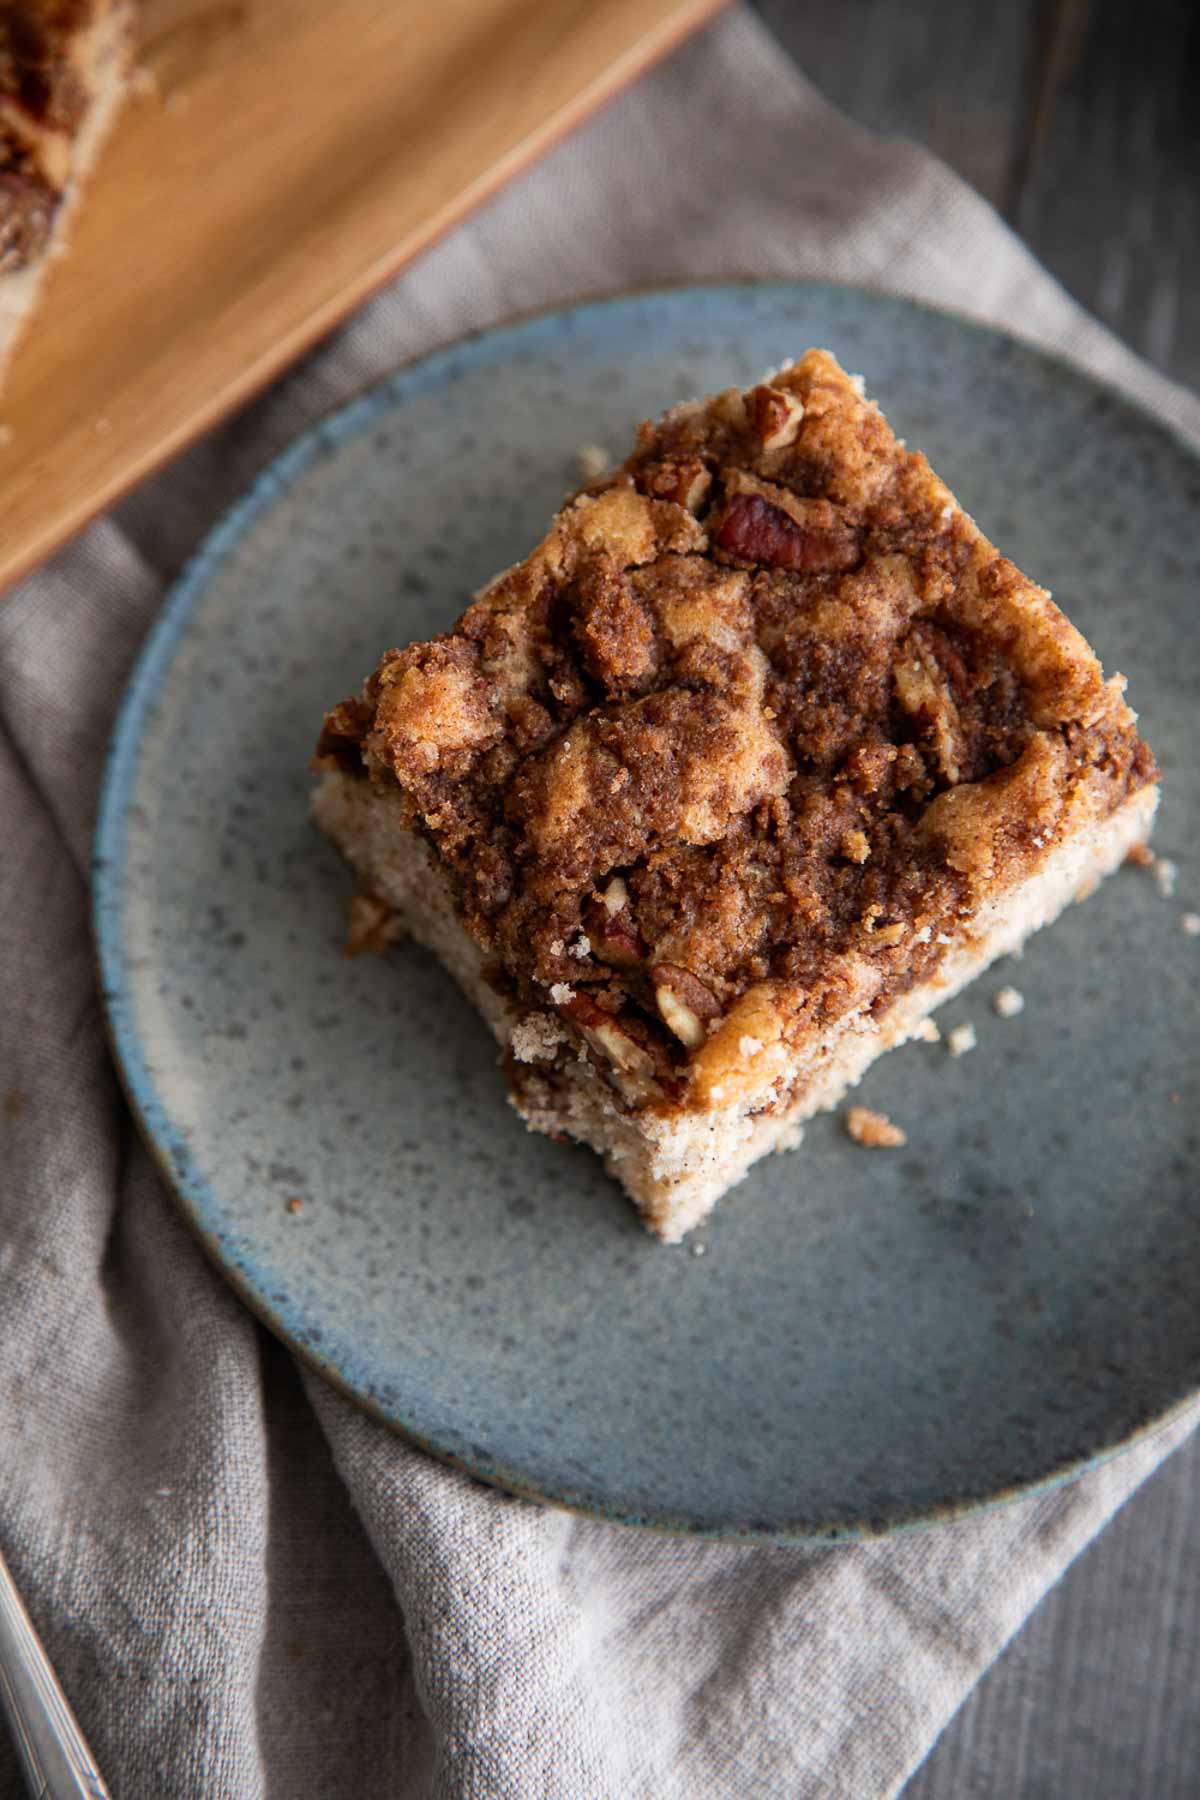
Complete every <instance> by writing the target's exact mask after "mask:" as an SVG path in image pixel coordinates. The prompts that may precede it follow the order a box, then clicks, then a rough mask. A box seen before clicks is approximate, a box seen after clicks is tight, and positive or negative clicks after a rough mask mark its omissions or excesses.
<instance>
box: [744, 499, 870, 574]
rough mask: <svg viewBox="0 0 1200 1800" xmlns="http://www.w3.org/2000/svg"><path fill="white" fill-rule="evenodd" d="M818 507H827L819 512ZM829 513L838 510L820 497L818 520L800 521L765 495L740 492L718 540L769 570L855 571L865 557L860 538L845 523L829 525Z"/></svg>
mask: <svg viewBox="0 0 1200 1800" xmlns="http://www.w3.org/2000/svg"><path fill="white" fill-rule="evenodd" d="M817 507H820V508H822V512H821V513H820V514H818V513H817V511H816V509H817ZM826 512H827V513H830V514H831V513H832V512H833V508H832V507H829V506H827V505H826V503H825V502H822V501H817V502H816V503H815V505H814V507H813V514H814V517H813V522H812V523H811V524H801V523H800V522H799V521H798V520H797V519H794V518H793V517H792V515H791V514H790V513H788V512H785V511H784V510H783V508H782V507H781V506H772V505H771V503H770V501H769V500H765V499H764V498H763V497H762V495H761V494H752V493H737V494H734V495H733V496H732V498H731V499H730V500H729V502H728V504H727V505H726V507H725V513H724V517H723V518H722V520H721V523H720V525H719V526H718V528H717V532H716V535H715V537H714V539H713V542H714V543H715V544H716V545H717V546H718V548H719V549H721V550H727V551H728V552H729V554H730V555H731V556H736V557H737V558H738V559H739V561H741V562H748V563H758V564H759V565H760V566H761V567H763V568H767V569H792V570H794V571H796V572H797V573H799V574H805V575H817V574H827V573H832V572H834V571H836V570H839V569H852V568H854V566H855V564H856V563H857V562H858V561H859V556H860V550H859V542H858V536H857V534H856V533H855V532H853V531H851V530H850V529H849V527H848V526H846V525H843V524H841V523H834V522H830V523H824V522H823V521H824V514H825V513H826ZM818 521H821V522H818Z"/></svg>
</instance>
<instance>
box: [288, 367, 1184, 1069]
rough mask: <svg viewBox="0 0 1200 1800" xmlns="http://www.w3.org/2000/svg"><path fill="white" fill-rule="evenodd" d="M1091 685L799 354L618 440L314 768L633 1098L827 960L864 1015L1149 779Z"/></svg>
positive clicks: (1123, 723) (1080, 646)
mask: <svg viewBox="0 0 1200 1800" xmlns="http://www.w3.org/2000/svg"><path fill="white" fill-rule="evenodd" d="M1121 685H1122V684H1121V682H1120V679H1119V678H1117V679H1116V681H1114V682H1111V683H1108V684H1106V683H1105V682H1104V680H1103V678H1102V675H1101V671H1100V667H1099V664H1098V663H1097V661H1096V659H1095V657H1094V656H1093V655H1092V653H1091V651H1090V650H1089V648H1088V646H1087V645H1086V643H1085V642H1084V640H1083V639H1082V637H1080V635H1079V634H1078V632H1076V631H1075V630H1074V628H1073V627H1072V626H1071V625H1070V624H1069V623H1068V621H1067V620H1066V619H1065V618H1064V617H1063V615H1062V614H1061V613H1060V612H1059V611H1058V609H1057V608H1056V607H1055V606H1054V605H1053V604H1052V602H1051V600H1050V598H1049V596H1048V595H1046V594H1045V593H1043V592H1042V590H1040V589H1039V588H1036V587H1035V586H1034V585H1033V584H1032V583H1030V582H1029V581H1027V580H1026V579H1025V577H1024V576H1022V575H1021V574H1020V573H1019V571H1018V570H1017V569H1016V568H1015V567H1014V566H1013V565H1012V564H1011V563H1010V562H1008V561H1007V560H1006V559H1005V558H1004V557H1002V556H1000V555H999V554H998V553H997V552H996V550H995V549H994V548H993V547H992V545H990V544H989V543H988V542H987V540H986V539H985V538H984V537H983V536H982V534H981V533H980V532H979V531H978V529H977V528H976V526H975V525H974V523H973V522H972V521H971V520H970V519H969V518H968V517H967V516H966V515H965V514H964V513H963V512H962V511H961V509H960V508H959V507H958V506H957V505H956V503H955V502H954V500H953V497H952V496H951V494H950V493H949V492H948V490H947V489H946V488H945V487H944V486H943V485H942V483H941V482H940V481H939V480H938V479H937V477H936V476H935V475H934V474H933V472H932V471H931V469H930V468H929V465H928V463H927V462H926V461H925V459H924V457H923V456H921V455H919V454H918V453H915V452H912V451H909V450H906V449H904V448H902V447H901V445H900V444H898V443H897V441H896V439H895V438H894V436H893V435H892V432H891V431H890V429H889V427H888V426H887V424H886V422H885V420H884V419H883V417H882V415H881V413H880V412H879V411H878V409H877V408H876V407H875V406H873V405H872V404H870V403H869V402H867V401H866V400H864V399H863V398H862V397H861V396H860V394H859V392H858V390H857V388H856V386H855V384H854V383H853V382H852V381H851V380H850V379H849V378H848V377H847V376H846V375H845V374H844V372H843V371H842V370H841V369H840V368H839V366H838V365H837V363H836V362H835V361H834V359H833V358H832V357H831V356H829V355H827V354H826V353H825V352H822V351H810V352H809V353H808V355H806V356H805V357H804V358H803V359H802V360H801V361H800V362H799V363H797V364H795V365H793V366H792V367H790V368H788V369H786V370H785V371H783V372H782V373H781V374H779V375H777V376H774V377H772V378H771V380H770V381H769V382H765V383H762V384H760V385H759V386H757V387H755V388H753V389H751V390H750V391H749V392H748V393H746V394H742V393H739V392H736V391H731V392H728V393H725V394H721V395H718V396H717V397H716V398H715V399H713V400H710V401H708V402H705V403H696V404H692V405H688V406H683V407H678V408H676V409H675V410H674V411H673V412H670V413H668V414H667V415H666V417H665V418H664V419H663V420H662V421H661V422H660V423H659V424H658V425H650V424H646V425H644V426H643V427H642V428H641V431H640V433H639V437H638V443H637V447H636V449H635V451H634V453H633V455H632V456H631V457H630V458H629V459H628V461H627V462H626V463H625V464H624V466H623V467H622V468H621V469H620V470H618V471H616V472H615V473H614V474H613V475H612V476H610V477H608V478H606V479H605V480H603V481H600V482H597V483H595V484H593V486H592V487H590V488H589V489H587V490H585V491H584V493H583V494H582V495H580V496H578V497H577V498H576V499H575V500H573V501H572V502H569V503H568V505H567V506H566V507H565V508H564V509H563V511H562V512H561V513H560V514H559V516H558V518H557V520H556V521H555V524H554V526H553V527H552V529H551V531H550V533H549V535H548V536H547V537H546V539H545V540H544V541H543V543H542V544H541V545H540V546H539V547H538V549H537V550H536V551H535V552H534V553H533V554H532V555H531V556H530V557H529V558H528V559H527V560H526V561H525V562H524V563H522V564H520V565H518V566H517V567H516V568H514V569H512V570H510V571H509V572H508V573H506V574H505V575H503V576H501V577H499V578H498V579H497V580H496V581H495V582H493V583H492V584H491V585H490V586H489V587H488V588H487V589H486V590H485V591H484V592H483V593H482V594H481V595H480V596H479V598H478V599H477V600H476V601H475V603H474V604H473V605H472V606H471V607H470V608H469V609H468V610H467V612H466V613H465V614H464V615H463V617H462V618H461V619H460V621H459V623H458V624H457V626H456V627H455V629H454V630H453V632H451V633H449V634H447V635H444V636H442V637H439V638H436V639H434V640H433V641H432V642H429V643H424V644H415V645H412V646H411V647H410V648H408V649H406V650H401V651H398V650H392V651H388V652H387V654H386V655H385V656H384V657H383V660H382V662H381V663H380V665H379V668H378V669H377V670H376V672H375V673H374V674H373V675H372V676H371V678H370V679H369V681H368V682H367V684H366V688H365V690H364V693H363V695H362V697H361V698H360V699H353V700H349V701H346V702H344V703H343V704H342V705H341V706H340V707H337V708H335V709H334V711H333V712H332V713H331V714H330V715H329V718H328V720H327V722H326V727H325V731H324V733H323V734H322V738H321V742H320V745H319V747H318V754H319V757H320V759H322V760H323V761H324V762H325V763H326V764H329V765H336V766H339V767H342V768H344V769H348V768H353V769H356V770H360V771H361V772H362V773H363V774H365V775H367V776H369V777H370V778H371V779H373V780H375V781H379V782H384V783H387V784H397V783H398V784H399V787H400V790H401V792H402V793H403V795H404V798H405V804H406V807H407V811H408V816H409V819H410V822H411V823H412V824H413V825H414V826H415V827H416V828H418V829H420V830H421V831H423V832H424V833H425V834H426V835H427V837H428V838H429V839H430V840H431V841H432V843H433V844H434V846H435V847H436V850H437V852H438V854H439V856H440V858H441V860H442V862H443V863H444V865H445V866H446V868H447V869H448V870H449V871H450V873H451V875H452V878H453V880H454V883H455V888H456V892H457V897H458V902H459V905H460V908H461V911H462V914H463V917H464V920H465V922H466V924H467V926H468V927H469V929H470V930H471V931H472V932H473V934H474V935H475V936H476V938H477V939H478V940H479V941H480V942H481V943H482V944H483V945H484V946H485V948H486V949H487V951H488V952H489V953H490V954H491V955H492V957H493V958H494V959H495V963H496V966H497V968H498V970H499V979H500V980H501V982H502V983H506V984H507V986H508V987H509V989H510V990H511V991H513V992H514V993H515V994H516V995H517V997H518V998H520V999H521V1000H523V1001H526V1002H537V1003H539V1004H543V1005H544V1004H545V1003H546V996H547V994H548V993H549V992H550V990H551V989H554V988H558V989H560V990H565V989H568V988H569V990H570V993H571V998H570V999H569V1000H566V1001H563V1002H562V1003H561V1004H560V1005H559V1008H558V1010H559V1012H560V1014H561V1015H562V1016H564V1017H565V1018H567V1019H568V1020H569V1021H570V1023H571V1025H572V1026H573V1028H574V1029H575V1031H576V1032H577V1034H578V1035H579V1036H580V1037H581V1038H582V1040H583V1041H584V1042H585V1043H587V1044H589V1045H591V1046H592V1047H593V1048H594V1049H595V1048H596V1047H597V1046H599V1049H597V1054H598V1055H599V1054H601V1053H602V1054H603V1055H604V1057H605V1058H606V1059H607V1061H608V1062H609V1063H611V1064H612V1065H613V1066H614V1067H615V1068H616V1069H617V1070H618V1073H619V1074H620V1076H621V1078H622V1080H623V1082H624V1084H625V1088H626V1089H627V1090H628V1091H627V1098H628V1099H629V1100H630V1101H631V1102H632V1103H635V1104H636V1103H639V1101H640V1100H641V1099H644V1098H645V1097H646V1095H647V1094H648V1093H650V1092H653V1091H658V1092H666V1093H670V1092H672V1091H673V1090H677V1088H678V1085H679V1083H680V1081H681V1079H685V1078H686V1074H687V1067H688V1059H689V1057H690V1056H692V1055H693V1054H694V1053H695V1051H696V1050H697V1049H698V1048H700V1046H702V1045H703V1044H704V1043H705V1042H706V1040H707V1039H708V1038H709V1037H710V1035H711V1034H712V1033H713V1032H714V1031H715V1030H716V1029H717V1027H718V1025H719V1024H720V1022H721V1020H722V1018H723V1017H725V1016H726V1015H727V1013H728V1011H729V1008H730V1006H731V1005H732V1003H733V1002H734V1001H736V1000H737V999H738V998H739V997H740V996H743V995H745V994H746V993H747V990H749V989H751V988H753V987H756V986H759V985H760V984H763V983H768V984H773V991H774V993H775V994H776V996H777V997H778V996H782V995H787V996H790V997H791V1003H792V1004H793V1005H795V1006H796V1007H800V1008H803V1009H807V1015H808V1017H809V1018H810V1019H815V1020H817V1021H819V1020H820V1018H821V1017H822V1016H826V1017H829V1018H832V1017H835V1016H837V1014H838V1013H839V1012H840V1011H844V1009H845V1006H846V1004H847V1000H848V998H849V997H850V995H849V989H850V988H851V987H853V986H854V982H855V981H856V980H857V977H854V976H852V975H849V974H848V973H847V970H848V969H849V968H850V962H849V961H848V958H850V959H853V960H854V962H855V965H856V966H857V965H858V964H861V962H862V960H863V959H866V960H867V961H869V962H872V963H874V964H875V965H876V967H875V969H874V970H873V971H872V986H873V992H874V994H875V997H876V1004H879V1003H880V1002H881V1000H882V999H884V998H886V997H887V996H888V995H889V994H895V993H896V992H899V991H902V990H903V989H904V988H906V987H908V986H911V985H912V984H913V983H914V982H916V981H917V980H919V979H921V978H922V976H923V975H924V974H926V973H928V972H929V970H930V969H931V968H932V966H933V964H934V962H935V961H936V960H937V959H938V958H939V957H940V955H941V953H942V952H941V948H940V947H939V939H940V940H941V942H942V943H943V944H944V943H945V942H946V941H948V935H947V934H948V933H949V932H950V931H952V930H955V929H958V928H959V921H960V920H962V919H963V918H964V917H965V916H966V915H967V914H969V913H970V911H971V910H973V908H974V907H975V906H976V905H977V904H978V902H979V900H980V899H981V898H982V897H983V896H984V894H985V893H986V892H987V891H988V890H989V889H994V888H996V887H998V886H1002V885H1004V883H1005V882H1006V881H1009V880H1012V879H1015V878H1016V877H1017V876H1018V875H1019V874H1020V873H1021V872H1022V871H1025V870H1028V868H1029V867H1031V865H1032V863H1033V862H1034V861H1036V858H1037V856H1038V855H1039V854H1040V853H1041V852H1042V851H1043V849H1045V848H1046V847H1047V846H1048V845H1049V844H1050V843H1051V842H1052V841H1053V840H1054V838H1055V836H1056V834H1060V833H1061V832H1062V831H1063V830H1064V829H1065V828H1066V827H1067V826H1068V824H1069V822H1070V820H1071V819H1072V818H1073V817H1074V816H1076V811H1077V809H1078V807H1079V806H1081V805H1083V804H1085V803H1086V805H1087V806H1088V807H1089V808H1090V809H1091V810H1093V811H1100V812H1107V811H1111V810H1112V808H1114V807H1115V806H1116V805H1118V804H1119V803H1120V801H1121V800H1122V799H1124V798H1125V797H1126V796H1127V795H1128V794H1129V793H1131V792H1132V791H1134V790H1135V789H1137V788H1138V787H1141V786H1143V785H1145V784H1146V783H1147V782H1150V781H1152V780H1153V779H1154V778H1155V776H1156V770H1155V767H1154V762H1153V758H1152V757H1151V755H1150V753H1149V751H1148V750H1147V749H1146V747H1145V746H1144V745H1143V744H1142V743H1141V741H1140V739H1139V738H1138V736H1137V732H1136V729H1135V725H1134V720H1133V715H1132V714H1131V713H1130V712H1129V710H1128V708H1127V707H1126V706H1125V705H1124V702H1123V701H1122V699H1121ZM1073 809H1075V810H1073ZM860 985H861V984H860Z"/></svg>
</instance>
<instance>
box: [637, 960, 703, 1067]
mask: <svg viewBox="0 0 1200 1800" xmlns="http://www.w3.org/2000/svg"><path fill="white" fill-rule="evenodd" d="M650 979H651V980H652V981H653V983H654V998H655V1002H656V1003H657V1006H658V1010H659V1013H660V1014H661V1016H662V1021H663V1024H664V1025H665V1026H666V1027H667V1029H668V1031H673V1032H674V1033H675V1036H676V1037H677V1038H678V1039H679V1041H680V1043H681V1044H683V1045H684V1046H685V1047H686V1048H687V1049H688V1050H697V1049H699V1047H700V1045H701V1044H702V1043H703V1042H704V1040H705V1038H706V1037H707V1036H708V1027H709V1025H710V1024H711V1023H712V1021H713V1020H714V1019H718V1018H720V1016H721V1004H720V1001H719V1000H718V999H717V997H716V995H715V994H714V993H713V992H712V990H711V988H707V987H705V985H704V983H703V982H702V981H701V980H700V979H699V977H698V976H696V975H693V974H692V972H691V970H690V969H681V968H680V967H679V965H678V964H677V963H659V964H657V966H656V967H655V968H653V969H651V971H650Z"/></svg>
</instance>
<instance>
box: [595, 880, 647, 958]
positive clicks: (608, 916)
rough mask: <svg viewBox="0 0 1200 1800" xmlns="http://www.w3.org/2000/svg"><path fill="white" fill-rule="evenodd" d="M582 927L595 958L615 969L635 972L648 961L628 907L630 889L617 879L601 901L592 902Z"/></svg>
mask: <svg viewBox="0 0 1200 1800" xmlns="http://www.w3.org/2000/svg"><path fill="white" fill-rule="evenodd" d="M583 925H584V930H585V931H586V932H587V934H588V937H589V938H590V939H591V943H592V955H593V956H594V957H595V958H596V960H597V961H598V962H602V963H607V964H608V966H609V968H612V969H633V968H636V967H637V965H638V964H639V963H640V962H642V961H644V960H645V955H646V946H645V944H644V943H643V942H642V939H641V936H640V934H639V932H638V928H637V926H636V925H635V924H634V922H633V913H632V911H631V910H630V906H629V889H628V888H627V887H626V886H625V883H624V881H623V880H622V879H621V877H620V876H619V875H614V876H613V878H612V880H611V881H610V882H609V884H608V886H607V887H606V888H605V890H604V892H603V893H602V894H601V895H600V896H599V898H598V899H592V900H589V901H588V903H587V905H586V906H585V907H584V911H583Z"/></svg>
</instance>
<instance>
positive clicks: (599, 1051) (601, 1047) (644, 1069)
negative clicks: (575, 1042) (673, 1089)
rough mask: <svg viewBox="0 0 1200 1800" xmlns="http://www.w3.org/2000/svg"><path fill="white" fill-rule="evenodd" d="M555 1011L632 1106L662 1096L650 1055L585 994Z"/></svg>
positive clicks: (609, 1014)
mask: <svg viewBox="0 0 1200 1800" xmlns="http://www.w3.org/2000/svg"><path fill="white" fill-rule="evenodd" d="M558 1011H559V1012H560V1013H561V1015H562V1016H563V1018H564V1019H569V1020H570V1022H571V1024H572V1025H573V1026H574V1027H575V1030H576V1031H577V1032H578V1033H579V1035H580V1037H581V1038H582V1039H583V1041H584V1043H585V1044H586V1045H587V1046H588V1048H589V1050H591V1051H593V1052H594V1053H595V1055H596V1056H597V1058H598V1059H599V1061H600V1063H601V1072H602V1073H603V1074H604V1075H605V1076H606V1077H607V1078H608V1080H609V1081H610V1082H611V1083H612V1085H613V1086H614V1087H615V1088H616V1089H617V1092H618V1093H619V1094H621V1095H622V1097H623V1098H624V1099H626V1100H628V1101H629V1104H630V1105H631V1106H640V1105H641V1104H642V1102H643V1101H645V1100H655V1099H659V1098H660V1097H661V1095H662V1091H663V1090H662V1088H661V1087H660V1085H659V1083H658V1082H657V1081H656V1080H655V1061H654V1058H653V1056H652V1055H651V1054H650V1052H649V1050H647V1049H646V1047H645V1046H644V1045H643V1044H639V1043H638V1041H637V1039H636V1038H635V1037H634V1036H633V1034H632V1032H630V1031H629V1030H628V1029H627V1028H626V1026H625V1025H624V1024H622V1022H621V1021H620V1019H617V1018H614V1017H613V1015H612V1013H606V1012H605V1011H604V1010H603V1008H602V1007H599V1006H597V1005H596V1002H595V1001H594V1000H589V999H588V998H587V996H586V994H575V995H574V996H573V997H572V998H571V999H570V1000H567V1001H564V1002H563V1004H562V1005H561V1006H559V1008H558Z"/></svg>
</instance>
